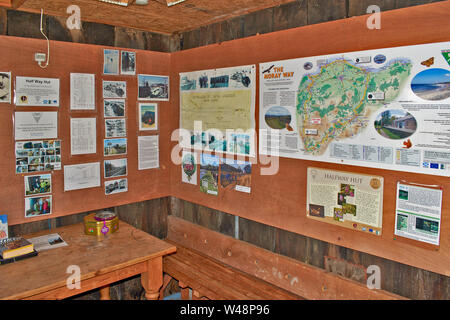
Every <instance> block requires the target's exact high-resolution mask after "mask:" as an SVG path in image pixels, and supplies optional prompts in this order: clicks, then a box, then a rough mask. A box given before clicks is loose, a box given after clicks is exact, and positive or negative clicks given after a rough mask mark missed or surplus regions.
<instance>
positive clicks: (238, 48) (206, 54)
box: [170, 1, 450, 276]
mask: <svg viewBox="0 0 450 320" xmlns="http://www.w3.org/2000/svg"><path fill="white" fill-rule="evenodd" d="M309 9H310V8H309ZM449 10H450V1H443V2H436V3H433V4H428V5H422V6H416V7H410V8H405V9H398V10H392V11H387V12H383V13H382V21H383V27H382V29H381V30H376V31H374V30H369V29H367V28H366V17H364V16H362V17H353V18H350V19H346V20H342V21H332V22H328V23H320V24H317V25H311V26H305V27H300V28H295V29H289V30H284V31H279V32H276V33H268V34H263V35H258V36H253V37H249V38H245V39H238V40H234V41H227V42H223V43H221V44H215V45H209V46H206V47H201V48H195V49H191V50H183V51H180V52H175V53H173V54H172V73H171V83H172V85H173V87H172V92H173V93H174V96H173V99H174V101H176V102H178V101H179V93H178V90H177V89H178V87H177V86H178V83H179V72H186V71H194V70H204V69H211V68H221V67H230V66H238V65H246V64H255V63H260V62H267V61H275V60H282V59H290V58H298V57H308V56H316V55H323V54H333V53H340V52H349V51H359V50H368V49H376V48H388V47H395V46H406V45H415V44H421V43H431V42H440V41H449V40H450V37H449V34H450V25H449V24H448V23H447V20H448V14H447V12H449ZM436 26H439V27H438V28H437V27H436ZM299 39H301V41H300V40H299ZM319 39H325V40H326V46H325V45H324V44H323V41H318V40H319ZM305 44H307V45H305ZM256 90H257V92H258V88H257V89H256ZM258 105H259V100H258V98H256V109H257V110H256V115H257V114H258ZM171 119H173V121H172V127H173V128H174V129H175V128H178V124H179V123H178V121H179V106H178V104H177V103H175V104H173V105H172V109H171ZM256 123H257V124H258V119H256ZM172 146H174V144H173V145H172ZM308 166H319V167H321V168H325V169H339V170H342V171H349V172H353V173H361V174H371V175H380V176H383V177H384V181H385V185H384V194H383V198H384V206H383V234H382V236H380V237H376V236H374V235H371V234H365V233H361V232H358V233H355V232H354V231H352V230H346V229H345V228H339V227H338V226H332V225H328V224H325V223H321V222H317V221H313V220H311V219H307V218H306V212H305V211H306V210H305V209H306V189H305V183H306V168H307V167H308ZM262 167H264V165H261V164H259V163H258V164H256V165H253V167H252V186H253V187H252V192H251V194H243V193H239V192H231V191H225V190H223V189H221V188H220V189H219V195H218V196H210V195H205V194H203V193H201V192H200V191H199V190H198V186H194V185H188V184H184V183H182V182H181V170H180V167H179V166H175V165H172V166H171V179H170V181H171V195H172V196H174V197H177V198H180V199H184V200H187V201H190V202H193V203H197V204H199V205H202V206H206V207H209V208H212V209H217V210H220V211H223V212H226V213H231V214H235V215H238V216H240V217H243V218H246V219H251V220H254V221H257V222H260V223H264V224H267V225H271V226H275V227H278V228H280V229H284V230H287V231H291V232H294V233H298V234H301V235H304V236H306V237H308V238H311V239H318V240H321V241H324V242H328V243H331V244H336V245H339V246H343V247H347V248H351V249H354V250H357V251H361V252H365V253H369V254H372V255H375V256H379V257H382V258H385V259H389V260H393V261H397V262H400V263H403V264H407V265H411V266H414V267H417V268H421V269H424V270H428V271H432V272H436V273H440V274H443V275H446V276H449V275H450V268H449V266H450V238H449V237H447V236H445V235H448V234H449V233H450V224H448V223H447V224H446V223H445V221H447V220H448V219H449V214H450V203H449V202H447V201H445V199H444V202H443V207H442V210H443V211H442V221H443V224H442V229H441V232H442V233H441V234H442V236H441V246H440V249H439V250H438V251H435V250H429V249H426V248H421V247H418V246H415V245H411V244H406V243H401V242H399V241H396V240H393V232H394V212H395V192H396V191H395V190H396V183H397V181H399V180H402V179H404V180H407V181H412V182H420V183H424V184H430V185H435V184H439V185H442V186H443V189H444V194H446V192H448V191H449V190H450V182H449V181H448V179H446V178H442V177H436V176H429V175H421V174H415V173H411V172H398V171H389V170H378V169H374V168H365V167H360V166H348V165H336V164H330V163H319V162H314V161H304V160H296V159H287V158H280V162H279V171H278V173H277V174H276V175H273V176H267V175H265V176H263V175H261V174H260V169H261V168H262ZM318 248H319V247H318ZM318 248H317V249H318ZM317 263H321V264H322V266H323V260H322V261H321V262H319V261H317Z"/></svg>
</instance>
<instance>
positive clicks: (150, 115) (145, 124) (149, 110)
mask: <svg viewBox="0 0 450 320" xmlns="http://www.w3.org/2000/svg"><path fill="white" fill-rule="evenodd" d="M139 130H158V104H157V103H139Z"/></svg>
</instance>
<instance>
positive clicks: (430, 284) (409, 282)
mask: <svg viewBox="0 0 450 320" xmlns="http://www.w3.org/2000/svg"><path fill="white" fill-rule="evenodd" d="M369 2H370V3H369ZM428 2H434V1H431V0H370V1H369V0H349V1H348V0H347V1H332V0H331V1H330V0H321V1H315V3H314V2H313V1H307V0H300V1H297V2H295V3H292V4H288V5H284V6H279V7H276V8H271V9H266V10H263V11H260V12H256V13H252V14H249V15H245V16H242V17H238V18H234V19H231V20H229V21H225V22H221V23H217V24H213V25H210V26H207V27H203V28H200V29H198V30H193V31H190V32H186V33H182V34H174V35H172V37H169V36H165V35H159V34H154V33H149V32H146V31H141V30H136V29H129V28H122V27H113V26H107V25H100V24H94V23H86V22H83V25H82V29H81V30H80V31H78V32H72V33H70V32H69V31H68V30H67V29H66V28H65V27H64V24H65V21H64V20H63V19H61V18H59V19H58V18H55V17H50V16H46V19H45V20H44V21H45V26H46V27H47V28H48V29H47V30H48V32H46V34H48V35H49V38H50V39H52V40H59V41H69V42H79V43H92V44H99V45H109V46H118V47H123V48H133V49H143V50H153V51H162V52H174V51H178V50H183V49H189V48H194V47H199V46H202V45H206V44H212V43H221V42H223V41H228V40H233V39H238V38H242V37H244V36H245V35H254V34H257V33H259V34H262V33H265V32H271V31H277V30H283V29H287V28H294V27H298V26H304V25H307V24H311V23H320V22H325V21H329V20H335V19H341V18H346V17H351V16H357V15H362V14H365V9H366V8H367V6H368V5H369V4H377V5H379V6H380V7H381V9H382V10H383V11H385V10H391V9H396V8H402V7H407V6H415V5H420V4H424V3H428ZM314 7H315V9H314ZM264 23H266V24H269V25H270V28H267V27H264ZM36 26H39V15H38V14H30V13H24V12H18V11H14V10H6V9H0V35H14V36H19V37H29V38H39V39H41V38H42V36H41V35H40V33H39V29H38V27H36ZM150 208H152V210H150ZM112 209H113V210H116V212H118V213H119V215H120V218H121V219H123V220H124V221H126V222H128V223H130V224H132V225H134V226H136V227H138V228H140V229H142V230H144V231H147V232H149V233H151V234H153V235H155V236H159V237H161V238H164V236H165V234H166V232H167V225H166V220H165V218H164V217H165V216H166V214H173V215H175V216H178V217H182V218H184V219H186V220H189V221H192V222H194V223H197V224H200V225H202V226H205V227H208V228H211V229H212V230H215V231H219V232H222V233H224V234H226V235H230V236H234V235H235V233H236V232H237V233H238V238H239V239H241V240H244V241H248V242H250V243H253V244H255V245H258V246H261V247H263V248H266V249H269V250H272V251H274V252H277V253H280V254H284V255H287V256H289V257H292V258H295V259H298V260H300V261H303V262H306V263H310V264H312V265H314V266H317V267H321V268H324V269H326V270H328V271H330V272H335V273H337V274H340V275H344V276H347V277H350V278H353V279H355V280H358V279H361V273H360V268H359V266H364V267H367V266H368V265H371V264H376V265H378V266H380V267H381V268H382V288H383V289H384V290H387V291H391V292H393V293H396V294H399V295H402V296H405V297H408V298H412V299H449V298H450V292H449V291H450V289H449V288H450V281H449V277H446V276H442V275H439V274H436V273H433V272H429V271H426V270H422V269H420V268H415V267H411V266H408V265H405V264H401V263H398V262H395V261H392V260H389V259H384V258H380V257H376V256H374V255H370V254H367V253H363V252H361V251H358V250H353V249H349V248H346V247H343V246H339V245H336V244H332V243H329V242H326V241H321V240H317V239H314V238H312V237H308V236H305V235H300V234H297V233H294V232H290V231H286V230H283V229H280V228H276V227H273V226H270V225H266V224H263V223H260V222H256V221H253V220H250V219H245V218H237V219H236V217H235V216H234V215H232V214H229V213H226V212H224V211H220V210H217V209H212V208H210V207H208V206H204V205H200V204H197V203H194V202H190V201H186V200H182V199H179V198H176V197H166V198H161V199H154V200H148V201H143V202H137V203H133V204H127V205H123V206H119V207H113V208H112ZM156 212H158V213H156ZM161 213H163V214H161ZM86 214H88V212H84V213H83V212H82V213H79V214H75V215H70V216H62V217H57V218H52V219H49V220H41V221H36V222H31V223H26V224H19V225H14V226H12V227H11V229H10V232H11V234H12V235H20V234H25V233H30V232H35V231H40V230H43V229H48V228H49V227H51V228H55V227H57V226H61V225H65V224H72V223H77V222H80V221H82V217H83V216H84V215H86ZM236 221H237V222H238V224H237V225H236ZM236 226H237V228H238V230H236ZM141 293H142V292H141V286H140V280H139V278H136V279H131V280H127V281H122V282H120V283H118V284H117V285H115V286H113V287H112V290H111V297H112V298H113V299H140V298H141ZM98 298H99V293H98V292H93V293H89V294H84V295H82V296H80V297H77V299H98Z"/></svg>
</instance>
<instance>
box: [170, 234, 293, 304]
mask: <svg viewBox="0 0 450 320" xmlns="http://www.w3.org/2000/svg"><path fill="white" fill-rule="evenodd" d="M166 241H167V242H169V243H172V244H173V245H176V246H177V253H176V254H172V255H168V256H166V257H164V259H163V266H164V267H163V268H164V272H165V273H167V274H168V275H170V276H171V277H173V278H175V279H177V280H178V281H179V285H180V287H182V288H191V289H192V290H193V295H194V299H195V298H202V297H206V298H208V299H212V300H295V299H302V298H301V297H300V296H298V295H295V294H293V293H290V292H288V291H285V290H283V289H281V288H278V287H276V286H274V285H272V284H270V283H268V282H266V281H263V280H261V279H258V278H256V277H253V276H251V275H249V274H246V273H244V272H241V271H239V270H236V269H234V268H232V267H230V266H227V265H225V264H223V263H221V262H219V261H217V260H215V259H212V258H209V257H207V256H205V255H203V254H201V253H200V252H196V251H195V250H192V249H188V248H186V247H183V246H181V245H180V244H178V243H176V242H173V241H170V240H166Z"/></svg>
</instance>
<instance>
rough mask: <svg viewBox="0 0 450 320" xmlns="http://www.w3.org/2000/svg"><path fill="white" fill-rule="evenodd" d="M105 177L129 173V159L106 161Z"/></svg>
mask: <svg viewBox="0 0 450 320" xmlns="http://www.w3.org/2000/svg"><path fill="white" fill-rule="evenodd" d="M104 169H105V178H112V177H119V176H126V175H127V159H126V158H123V159H114V160H105V161H104Z"/></svg>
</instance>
